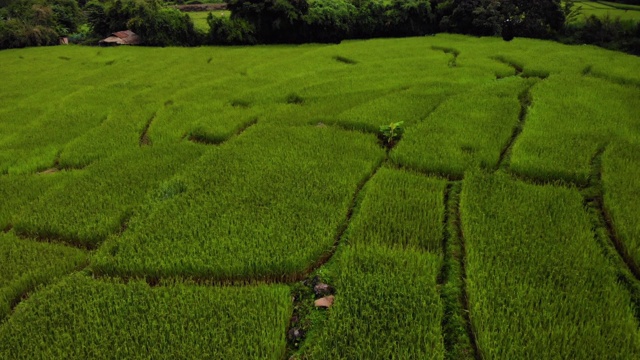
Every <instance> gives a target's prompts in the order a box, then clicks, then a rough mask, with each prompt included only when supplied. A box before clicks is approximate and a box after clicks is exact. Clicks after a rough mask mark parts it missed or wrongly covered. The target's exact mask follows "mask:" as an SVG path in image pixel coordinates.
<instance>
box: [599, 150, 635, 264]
mask: <svg viewBox="0 0 640 360" xmlns="http://www.w3.org/2000/svg"><path fill="white" fill-rule="evenodd" d="M639 154H640V142H638V141H636V142H635V143H628V142H626V141H618V142H614V143H612V144H611V146H610V147H609V148H608V149H607V150H606V151H605V152H604V155H603V162H602V165H603V168H602V180H603V184H604V205H605V209H606V211H607V217H609V218H610V219H612V223H613V224H612V225H613V226H614V228H615V235H616V236H618V237H619V240H620V241H621V243H622V245H623V247H624V249H625V251H626V252H627V253H628V254H629V255H630V257H631V258H632V259H633V261H634V262H635V264H636V266H638V265H640V223H639V222H638V221H637V215H638V214H640V203H639V202H638V197H639V196H640V194H639V193H638V192H639V191H640V175H639V174H640V159H639Z"/></svg>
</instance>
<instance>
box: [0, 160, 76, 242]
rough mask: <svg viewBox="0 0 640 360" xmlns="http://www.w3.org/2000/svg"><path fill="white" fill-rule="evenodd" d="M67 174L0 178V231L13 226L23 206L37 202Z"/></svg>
mask: <svg viewBox="0 0 640 360" xmlns="http://www.w3.org/2000/svg"><path fill="white" fill-rule="evenodd" d="M68 175H69V174H68V173H65V172H57V173H51V174H42V175H36V176H33V175H6V176H0V199H2V201H1V202H0V230H4V229H8V228H10V227H12V226H13V221H12V220H13V218H14V216H15V215H17V214H18V213H19V212H20V209H22V208H23V207H24V206H28V205H29V204H30V203H31V202H33V201H35V200H37V199H38V198H39V197H40V196H42V195H43V194H44V193H46V191H47V190H48V189H49V188H51V187H55V186H56V184H57V183H59V182H62V181H64V179H65V178H66V177H67V176H68Z"/></svg>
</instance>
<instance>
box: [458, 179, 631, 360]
mask: <svg viewBox="0 0 640 360" xmlns="http://www.w3.org/2000/svg"><path fill="white" fill-rule="evenodd" d="M582 202H583V199H582V197H581V196H580V194H579V192H578V191H577V190H575V189H566V188H560V187H551V186H534V185H529V184H522V183H518V182H515V181H512V180H510V179H509V177H508V176H507V175H504V174H498V175H484V174H477V173H471V174H469V175H468V176H467V178H466V179H465V184H464V186H463V190H462V199H461V208H462V221H463V230H464V234H465V239H466V242H467V254H468V257H467V275H468V278H467V284H468V292H469V307H470V312H471V313H470V316H471V319H472V321H473V324H474V326H475V330H476V333H477V334H478V346H479V348H480V350H481V351H482V353H483V354H484V355H485V356H486V357H487V358H490V359H521V358H526V357H527V356H528V355H527V354H531V353H535V354H536V357H537V358H539V359H566V358H573V359H586V358H613V359H624V358H628V359H631V358H636V357H638V356H640V334H638V330H637V322H636V319H635V318H634V316H633V311H632V307H631V303H630V301H629V297H628V293H626V291H625V290H624V288H623V287H621V286H620V285H619V284H618V283H617V281H616V276H615V272H614V270H613V267H612V265H611V264H610V263H609V262H608V261H607V260H606V259H605V257H604V256H603V254H602V250H601V249H600V247H599V246H598V245H597V243H596V242H594V240H593V234H592V232H591V224H590V223H589V220H588V217H587V214H586V212H584V210H583V205H582Z"/></svg>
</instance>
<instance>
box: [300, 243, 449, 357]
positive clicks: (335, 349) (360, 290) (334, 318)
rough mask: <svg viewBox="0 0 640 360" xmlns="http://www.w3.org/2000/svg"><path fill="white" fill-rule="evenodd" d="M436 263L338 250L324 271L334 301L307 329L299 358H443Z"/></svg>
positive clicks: (389, 252) (406, 253) (369, 248)
mask: <svg viewBox="0 0 640 360" xmlns="http://www.w3.org/2000/svg"><path fill="white" fill-rule="evenodd" d="M440 265H441V257H440V256H438V255H433V254H429V253H425V252H422V251H418V250H415V249H407V250H402V249H390V248H388V247H386V246H379V245H375V244H370V245H357V246H347V247H345V248H343V249H342V250H340V251H339V253H338V254H336V257H335V259H334V261H333V262H332V263H331V265H330V266H329V268H328V269H326V271H324V274H325V275H326V277H327V279H329V282H330V283H331V284H332V285H333V286H334V287H335V289H336V295H335V302H334V304H333V306H332V307H331V308H329V309H328V310H326V311H327V319H326V320H325V321H324V322H323V323H320V324H317V325H316V326H315V327H314V328H312V330H311V332H310V333H309V336H308V338H307V339H306V341H305V344H304V347H303V349H302V351H301V352H302V356H301V357H302V358H305V359H328V358H337V359H444V345H443V341H442V329H441V327H440V322H441V321H442V316H443V310H442V303H441V300H440V296H439V294H438V291H437V286H436V278H437V276H438V271H439V269H440ZM315 311H325V310H315Z"/></svg>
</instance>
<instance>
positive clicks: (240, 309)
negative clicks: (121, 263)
mask: <svg viewBox="0 0 640 360" xmlns="http://www.w3.org/2000/svg"><path fill="white" fill-rule="evenodd" d="M291 310H292V307H291V298H290V297H289V288H288V287H286V286H282V285H276V286H264V285H263V286H249V287H208V286H194V285H193V284H189V283H188V282H186V283H185V282H180V281H173V282H171V281H168V282H166V283H164V284H162V286H158V287H153V288H152V287H149V286H148V285H147V284H146V283H144V282H141V281H138V280H132V281H129V282H128V283H126V284H125V283H122V282H121V281H117V280H113V281H110V280H108V279H107V280H102V281H100V280H93V279H91V278H89V277H87V276H83V275H80V274H77V275H73V276H71V277H69V278H67V279H65V280H63V281H62V282H60V283H58V284H55V285H52V286H50V287H48V288H46V289H44V290H42V291H41V292H38V293H36V294H34V295H33V296H32V297H30V298H29V299H28V300H27V301H25V302H24V303H22V304H20V305H19V306H18V308H17V309H16V312H15V314H14V315H13V316H12V317H11V318H9V320H8V321H7V322H5V323H4V324H2V325H1V326H0V357H1V358H4V359H29V358H42V359H82V358H92V359H96V358H119V359H125V358H126V359H148V358H154V359H175V358H209V357H211V358H216V359H256V358H260V359H281V358H282V357H283V355H284V352H285V346H286V344H285V337H284V334H285V332H286V331H285V329H286V326H287V323H288V321H289V316H290V314H291Z"/></svg>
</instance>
